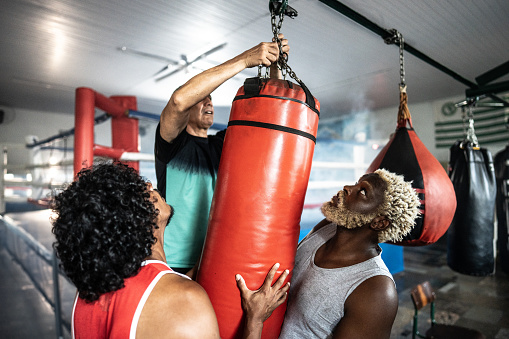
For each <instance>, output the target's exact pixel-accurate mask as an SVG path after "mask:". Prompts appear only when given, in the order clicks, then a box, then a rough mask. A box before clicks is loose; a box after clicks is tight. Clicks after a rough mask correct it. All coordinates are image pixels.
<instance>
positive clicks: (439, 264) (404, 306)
mask: <svg viewBox="0 0 509 339" xmlns="http://www.w3.org/2000/svg"><path fill="white" fill-rule="evenodd" d="M0 236H2V234H1V232H0ZM404 266H405V268H404V270H403V271H402V272H400V273H397V274H395V275H394V278H395V280H396V285H397V290H398V295H399V309H398V314H397V317H396V320H395V322H394V326H393V328H392V333H391V338H412V320H413V315H414V308H413V304H412V300H411V299H410V290H411V289H412V287H414V286H415V285H417V284H418V283H421V282H423V281H425V280H428V281H429V282H430V283H431V285H432V287H433V288H434V289H435V291H436V293H437V300H436V319H437V321H438V322H445V323H451V324H452V323H454V324H456V325H460V326H465V327H470V328H475V329H477V330H479V331H481V332H482V333H483V334H484V335H485V336H486V338H495V339H503V338H509V275H508V274H506V273H504V272H502V271H501V270H496V273H495V274H494V275H491V276H486V277H474V276H467V275H462V274H459V273H456V272H454V271H452V270H451V269H450V268H449V267H448V266H447V244H446V239H445V237H444V238H442V239H440V240H439V241H438V242H437V243H435V244H433V245H429V246H424V247H405V248H404ZM0 305H2V306H1V307H0V338H15V339H25V338H27V339H28V338H35V337H37V338H38V339H46V338H48V339H49V338H57V336H56V333H55V318H54V313H53V309H52V308H51V306H50V305H49V304H48V303H47V302H46V301H45V299H44V298H43V297H42V295H41V294H40V293H39V291H38V290H37V289H36V288H35V287H34V285H33V283H32V282H31V280H30V279H29V277H28V275H27V274H26V273H25V271H23V269H22V268H21V267H20V265H18V264H17V263H16V262H15V261H14V260H13V259H12V257H11V255H10V254H9V252H7V250H6V249H5V248H4V247H0ZM419 319H420V320H419V325H420V326H419V328H420V329H421V331H422V332H424V331H425V327H426V326H428V325H429V323H428V322H427V319H429V312H428V309H424V311H423V312H421V313H420V315H419ZM64 332H65V333H64V337H65V338H69V337H70V336H69V333H67V332H66V331H64Z"/></svg>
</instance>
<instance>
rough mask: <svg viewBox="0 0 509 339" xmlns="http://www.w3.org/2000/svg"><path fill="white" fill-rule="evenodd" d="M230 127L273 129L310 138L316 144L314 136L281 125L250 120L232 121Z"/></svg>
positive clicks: (229, 123)
mask: <svg viewBox="0 0 509 339" xmlns="http://www.w3.org/2000/svg"><path fill="white" fill-rule="evenodd" d="M230 126H251V127H260V128H267V129H273V130H277V131H282V132H287V133H291V134H296V135H299V136H302V137H305V138H308V139H310V140H311V141H313V143H315V144H316V138H315V137H314V136H313V135H312V134H310V133H306V132H303V131H300V130H298V129H295V128H291V127H286V126H281V125H276V124H269V123H266V122H259V121H249V120H232V121H230V122H228V127H230Z"/></svg>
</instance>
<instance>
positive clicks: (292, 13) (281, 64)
mask: <svg viewBox="0 0 509 339" xmlns="http://www.w3.org/2000/svg"><path fill="white" fill-rule="evenodd" d="M271 5H273V3H271ZM282 5H283V10H281V9H280V10H279V14H277V13H276V12H277V11H276V10H275V9H274V8H273V7H272V6H270V9H271V11H270V14H271V18H270V22H271V26H272V34H273V35H274V41H275V42H277V45H278V47H279V59H278V62H277V64H278V68H279V69H280V70H281V74H282V75H283V78H284V79H286V74H288V75H289V76H290V77H291V78H292V79H294V80H295V81H297V82H298V83H300V82H301V80H300V79H299V78H298V77H297V74H295V72H294V71H293V70H292V68H291V67H290V66H289V65H288V53H286V52H283V41H281V39H279V32H280V31H281V26H282V25H283V19H284V16H285V15H288V16H289V17H290V18H294V17H296V16H297V11H296V10H294V9H293V8H291V7H290V6H286V4H285V3H283V4H282ZM258 74H259V75H260V74H261V69H260V68H259V69H258ZM265 76H266V77H268V68H267V71H266V73H265Z"/></svg>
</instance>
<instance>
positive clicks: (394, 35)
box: [384, 28, 406, 91]
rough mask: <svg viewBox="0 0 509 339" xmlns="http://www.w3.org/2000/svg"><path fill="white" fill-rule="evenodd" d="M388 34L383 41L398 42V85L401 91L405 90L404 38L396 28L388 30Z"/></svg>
mask: <svg viewBox="0 0 509 339" xmlns="http://www.w3.org/2000/svg"><path fill="white" fill-rule="evenodd" d="M389 33H390V34H391V35H390V36H388V37H386V38H385V39H384V42H385V43H386V44H388V45H392V44H399V80H400V83H399V87H400V90H401V91H406V83H405V57H404V56H403V51H404V50H405V39H404V38H403V35H402V34H401V33H400V32H398V31H397V30H396V29H394V28H393V29H391V30H389Z"/></svg>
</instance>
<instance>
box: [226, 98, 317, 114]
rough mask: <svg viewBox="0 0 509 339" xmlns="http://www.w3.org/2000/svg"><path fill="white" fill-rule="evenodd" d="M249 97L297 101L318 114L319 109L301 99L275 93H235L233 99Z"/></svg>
mask: <svg viewBox="0 0 509 339" xmlns="http://www.w3.org/2000/svg"><path fill="white" fill-rule="evenodd" d="M251 98H273V99H280V100H289V101H293V102H297V103H299V104H302V105H304V106H306V107H308V108H309V109H310V110H312V111H313V112H315V113H316V114H317V115H318V116H320V111H319V110H317V109H316V108H315V107H311V106H309V105H308V104H307V103H305V102H304V101H301V100H298V99H294V98H288V97H281V96H276V95H264V94H256V95H237V96H236V97H235V98H234V99H233V101H236V100H242V99H251Z"/></svg>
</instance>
